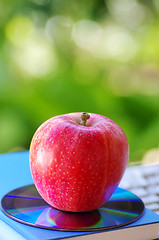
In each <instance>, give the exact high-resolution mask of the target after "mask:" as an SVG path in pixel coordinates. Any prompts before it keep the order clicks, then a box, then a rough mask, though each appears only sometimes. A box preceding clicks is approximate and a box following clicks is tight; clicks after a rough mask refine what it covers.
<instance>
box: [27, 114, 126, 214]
mask: <svg viewBox="0 0 159 240" xmlns="http://www.w3.org/2000/svg"><path fill="white" fill-rule="evenodd" d="M128 155H129V153H128V141H127V138H126V136H125V133H124V132H123V130H122V129H121V128H120V127H119V126H118V125H117V124H116V123H115V122H113V121H112V120H110V119H109V118H107V117H104V116H101V115H98V114H93V113H90V114H87V113H83V114H81V113H78V112H77V113H70V114H65V115H59V116H56V117H53V118H51V119H49V120H47V121H46V122H44V123H43V124H42V125H41V126H40V127H39V128H38V129H37V131H36V132H35V134H34V136H33V139H32V141H31V146H30V156H29V158H30V169H31V174H32V177H33V181H34V183H35V186H36V188H37V190H38V192H39V193H40V195H41V196H42V198H43V199H44V200H45V201H46V202H47V203H49V204H50V205H51V206H53V207H55V208H57V209H60V210H64V211H72V212H86V211H92V210H95V209H97V208H98V207H99V206H101V205H102V204H104V203H105V202H106V201H107V200H108V199H109V198H110V196H111V195H112V194H113V192H114V191H115V189H116V188H117V186H118V184H119V182H120V180H121V178H122V176H123V174H124V171H125V169H126V166H127V164H128Z"/></svg>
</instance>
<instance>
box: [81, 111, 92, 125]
mask: <svg viewBox="0 0 159 240" xmlns="http://www.w3.org/2000/svg"><path fill="white" fill-rule="evenodd" d="M89 118H90V115H89V114H88V113H85V112H84V113H82V114H81V122H80V124H81V125H83V126H86V122H87V120H88V119H89Z"/></svg>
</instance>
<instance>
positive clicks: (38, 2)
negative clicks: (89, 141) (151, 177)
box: [0, 0, 159, 163]
mask: <svg viewBox="0 0 159 240" xmlns="http://www.w3.org/2000/svg"><path fill="white" fill-rule="evenodd" d="M158 13H159V1H158V0H152V1H147V0H141V1H137V0H113V1H112V0H105V1H103V0H100V1H99V0H92V1H88V0H80V1H79V0H70V1H68V0H23V1H20V0H13V1H10V0H0V152H1V153H2V152H9V151H19V150H25V149H29V145H30V141H31V138H32V136H33V134H34V132H35V131H36V129H37V128H38V127H39V125H40V124H41V123H42V122H44V121H45V120H47V119H48V118H50V117H53V116H55V115H59V114H65V113H69V112H77V111H81V112H83V111H85V112H93V113H98V114H102V115H105V116H107V117H109V118H111V119H112V120H113V121H115V122H116V123H118V124H119V125H120V126H121V127H122V128H123V130H124V131H125V133H126V135H127V137H128V141H129V145H130V163H131V162H138V161H139V162H140V161H141V160H142V159H143V157H144V156H145V154H146V153H147V152H148V151H149V150H151V149H158V145H159V15H158Z"/></svg>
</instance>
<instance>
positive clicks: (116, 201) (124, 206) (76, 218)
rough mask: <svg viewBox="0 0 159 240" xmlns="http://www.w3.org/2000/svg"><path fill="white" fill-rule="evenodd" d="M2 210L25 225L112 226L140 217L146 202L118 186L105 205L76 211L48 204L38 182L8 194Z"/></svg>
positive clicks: (81, 228)
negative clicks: (43, 197) (39, 189)
mask: <svg viewBox="0 0 159 240" xmlns="http://www.w3.org/2000/svg"><path fill="white" fill-rule="evenodd" d="M1 208H2V211H3V212H4V213H5V214H6V215H7V216H9V217H10V218H13V219H14V220H16V221H19V222H21V223H24V224H28V225H31V226H35V227H40V228H46V229H54V230H64V231H69V230H71V231H95V230H102V229H110V228H115V227H119V226H123V225H126V224H129V223H131V222H133V221H135V220H137V219H138V218H139V217H140V216H141V215H142V214H143V212H144V204H143V202H142V201H141V200H140V199H139V198H138V197H137V196H135V195H134V194H132V193H131V192H129V191H127V190H124V189H121V188H117V190H116V191H115V192H114V194H113V195H112V197H111V198H110V199H109V201H107V202H106V203H105V204H104V205H103V206H101V207H100V208H98V209H97V210H94V211H91V212H81V213H72V212H64V211H60V210H57V209H55V208H53V207H51V206H50V205H48V204H47V203H46V202H45V201H44V200H43V199H42V198H41V196H40V195H39V193H38V192H37V190H36V188H35V186H34V185H28V186H24V187H22V188H18V189H15V190H13V191H11V192H9V193H7V194H6V195H5V196H4V197H3V199H2V200H1Z"/></svg>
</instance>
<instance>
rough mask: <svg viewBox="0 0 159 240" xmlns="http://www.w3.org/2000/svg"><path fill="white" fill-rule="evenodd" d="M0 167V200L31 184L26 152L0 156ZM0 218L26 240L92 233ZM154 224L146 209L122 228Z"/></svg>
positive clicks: (155, 220) (4, 217)
mask: <svg viewBox="0 0 159 240" xmlns="http://www.w3.org/2000/svg"><path fill="white" fill-rule="evenodd" d="M0 166H1V167H0V198H2V196H4V195H5V194H6V193H7V192H9V191H11V190H13V189H15V188H18V187H21V186H24V185H28V184H31V183H33V181H32V177H31V174H30V169H29V154H28V152H27V151H26V152H18V153H8V154H1V155H0ZM0 218H1V219H3V221H4V222H6V223H7V224H8V225H10V226H12V228H13V229H15V230H16V231H17V232H19V233H20V234H21V235H22V236H24V237H25V238H26V239H28V240H39V239H41V240H47V239H52V240H53V239H63V238H67V237H73V236H79V235H83V234H90V233H92V232H64V231H54V230H45V229H40V228H35V227H30V226H27V225H25V224H21V223H19V222H16V221H14V220H12V219H10V218H8V217H7V216H6V215H5V214H3V213H2V212H1V211H0ZM154 222H159V216H158V215H157V214H155V213H152V212H151V211H150V210H148V209H146V211H145V213H144V215H143V217H142V218H140V219H139V220H137V221H136V222H134V223H132V224H129V225H127V226H125V227H122V228H123V229H124V228H127V227H135V226H139V225H142V224H149V223H154ZM0 224H1V221H0ZM119 229H121V228H119ZM6 234H10V233H9V231H8V232H6ZM6 239H7V236H6ZM22 239H24V238H22Z"/></svg>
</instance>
